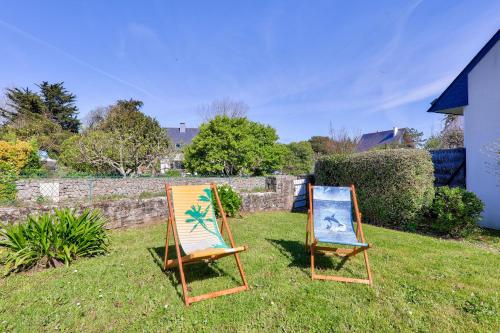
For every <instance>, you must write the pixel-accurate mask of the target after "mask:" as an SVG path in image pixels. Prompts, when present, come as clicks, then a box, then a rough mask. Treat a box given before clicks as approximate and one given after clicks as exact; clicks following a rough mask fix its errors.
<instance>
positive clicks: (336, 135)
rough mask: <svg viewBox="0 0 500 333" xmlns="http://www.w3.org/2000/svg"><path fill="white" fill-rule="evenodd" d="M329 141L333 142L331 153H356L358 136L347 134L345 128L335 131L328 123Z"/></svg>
mask: <svg viewBox="0 0 500 333" xmlns="http://www.w3.org/2000/svg"><path fill="white" fill-rule="evenodd" d="M330 139H331V140H332V141H333V152H332V153H334V154H350V153H354V152H355V151H356V146H357V145H358V141H359V136H358V135H352V134H349V133H348V132H347V130H346V129H345V128H340V129H338V130H336V129H334V128H333V127H332V123H331V122H330Z"/></svg>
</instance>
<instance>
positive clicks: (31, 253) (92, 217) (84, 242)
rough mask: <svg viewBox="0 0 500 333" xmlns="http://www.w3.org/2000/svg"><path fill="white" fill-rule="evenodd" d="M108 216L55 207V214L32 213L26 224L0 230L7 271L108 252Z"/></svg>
mask: <svg viewBox="0 0 500 333" xmlns="http://www.w3.org/2000/svg"><path fill="white" fill-rule="evenodd" d="M105 222H106V221H105V219H104V218H103V217H102V215H101V213H100V212H99V211H96V210H93V211H90V210H85V211H83V212H82V213H81V214H77V213H76V212H75V211H74V210H70V209H63V210H55V212H54V214H49V213H46V214H43V215H40V216H28V219H27V221H26V222H25V223H21V224H18V225H11V226H7V227H6V228H5V229H1V230H0V247H3V248H5V249H6V251H5V254H4V257H3V258H2V261H3V264H4V265H5V273H6V274H8V273H10V272H16V271H21V270H26V269H30V268H33V267H35V266H41V267H55V266H58V265H60V264H63V263H64V264H65V265H69V264H70V262H71V261H73V260H75V259H77V258H79V257H92V256H96V255H102V254H105V253H107V247H108V238H107V234H106V232H105V229H104V224H105Z"/></svg>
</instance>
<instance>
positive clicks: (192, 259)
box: [163, 183, 248, 305]
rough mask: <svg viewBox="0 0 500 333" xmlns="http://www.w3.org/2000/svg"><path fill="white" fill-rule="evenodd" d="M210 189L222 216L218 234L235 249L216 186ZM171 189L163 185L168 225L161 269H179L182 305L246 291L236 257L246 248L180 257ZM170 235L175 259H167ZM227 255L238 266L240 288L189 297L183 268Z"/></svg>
mask: <svg viewBox="0 0 500 333" xmlns="http://www.w3.org/2000/svg"><path fill="white" fill-rule="evenodd" d="M210 189H211V190H212V193H213V194H214V196H215V200H216V202H217V206H218V208H219V211H220V212H221V216H222V223H221V225H220V233H221V234H223V231H224V230H225V231H226V233H227V236H228V238H229V243H230V245H231V247H232V248H236V246H235V243H234V239H233V235H232V234H231V230H230V229H229V225H228V223H227V219H226V214H225V212H224V209H223V208H222V204H221V202H220V199H219V194H218V193H217V186H216V184H214V183H212V184H210ZM171 191H172V188H171V186H170V185H168V184H166V185H165V192H166V195H167V203H168V216H169V218H168V223H167V234H166V237H165V257H164V261H163V269H165V270H167V269H169V268H173V267H178V268H179V275H180V279H181V284H182V292H183V297H184V303H185V304H186V305H189V304H191V303H195V302H199V301H203V300H206V299H210V298H215V297H219V296H223V295H229V294H234V293H238V292H241V291H245V290H248V283H247V279H246V276H245V272H244V271H243V266H242V264H241V260H240V257H239V255H238V253H239V252H241V251H246V250H247V247H246V246H244V247H240V248H239V250H238V251H237V252H231V253H218V254H215V255H214V254H211V253H210V251H206V252H205V253H203V252H200V253H198V254H197V255H196V256H192V255H185V256H182V255H181V249H180V244H179V235H178V233H177V227H176V224H175V215H174V206H173V202H172V192H171ZM170 233H172V234H173V237H174V243H175V252H176V256H177V259H168V246H169V240H170V239H169V238H170ZM229 255H234V257H235V259H236V265H237V266H238V270H239V272H240V276H241V280H242V281H243V285H242V286H238V287H234V288H229V289H224V290H218V291H214V292H211V293H207V294H203V295H199V296H193V297H190V296H189V294H188V288H187V283H186V278H185V275H184V266H185V265H189V264H193V263H197V262H210V261H213V260H217V259H220V258H222V257H225V256H229Z"/></svg>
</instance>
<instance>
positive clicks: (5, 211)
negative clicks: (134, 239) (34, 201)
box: [0, 198, 168, 229]
mask: <svg viewBox="0 0 500 333" xmlns="http://www.w3.org/2000/svg"><path fill="white" fill-rule="evenodd" d="M65 207H71V208H75V209H76V210H77V211H79V212H81V211H82V210H83V209H85V208H90V209H99V210H101V212H102V213H103V215H104V216H105V217H106V218H107V219H108V224H107V227H108V228H110V229H115V228H121V227H126V226H133V225H136V224H145V223H149V222H152V221H158V220H159V219H161V218H165V217H166V216H167V215H168V213H167V199H165V198H151V199H143V200H140V199H123V200H116V201H113V200H111V201H102V202H97V203H94V204H85V203H81V204H76V205H75V204H73V205H71V206H67V205H37V206H30V207H0V221H1V224H4V225H5V224H8V223H16V222H20V221H23V220H25V219H26V216H28V215H29V214H43V213H46V212H52V211H53V210H54V209H55V208H65Z"/></svg>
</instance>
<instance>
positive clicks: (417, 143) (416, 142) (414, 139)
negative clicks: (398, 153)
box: [403, 128, 425, 148]
mask: <svg viewBox="0 0 500 333" xmlns="http://www.w3.org/2000/svg"><path fill="white" fill-rule="evenodd" d="M423 136H424V132H419V131H418V130H417V129H415V128H407V129H406V130H405V131H404V133H403V141H404V142H403V145H405V146H406V147H407V148H421V147H422V145H423V144H424V141H425V140H424V139H423Z"/></svg>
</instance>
